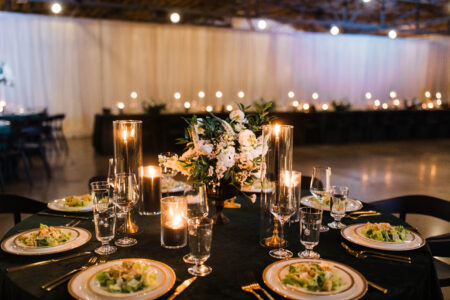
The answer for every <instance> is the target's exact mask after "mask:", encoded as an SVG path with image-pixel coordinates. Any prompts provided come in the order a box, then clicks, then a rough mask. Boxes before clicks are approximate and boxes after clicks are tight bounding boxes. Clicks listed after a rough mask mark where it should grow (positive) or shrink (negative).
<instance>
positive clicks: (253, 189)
mask: <svg viewBox="0 0 450 300" xmlns="http://www.w3.org/2000/svg"><path fill="white" fill-rule="evenodd" d="M261 191H263V192H265V193H270V192H272V187H271V186H270V183H266V184H265V186H264V187H263V184H262V183H261V181H259V180H255V182H254V183H253V184H252V185H243V186H242V187H241V192H244V193H261Z"/></svg>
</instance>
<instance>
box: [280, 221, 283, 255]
mask: <svg viewBox="0 0 450 300" xmlns="http://www.w3.org/2000/svg"><path fill="white" fill-rule="evenodd" d="M279 221H280V251H281V249H283V243H284V230H283V227H284V226H283V225H284V222H283V221H282V220H281V219H280V220H279Z"/></svg>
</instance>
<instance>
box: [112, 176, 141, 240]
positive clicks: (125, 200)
mask: <svg viewBox="0 0 450 300" xmlns="http://www.w3.org/2000/svg"><path fill="white" fill-rule="evenodd" d="M139 193H140V191H139V184H138V182H137V180H136V175H135V174H134V173H118V174H116V177H115V181H114V204H115V205H116V206H117V207H118V208H119V209H121V210H122V212H123V213H124V214H126V215H127V219H126V220H125V223H124V226H125V230H124V232H125V234H126V233H127V232H129V230H128V228H127V227H128V226H129V224H130V223H131V221H130V220H128V218H130V214H129V213H128V212H129V210H130V209H131V207H132V206H133V205H135V204H136V203H137V201H138V199H139ZM115 244H116V246H119V247H129V246H133V245H136V244H137V240H136V239H134V238H130V237H127V236H124V237H122V238H120V239H118V240H116V242H115Z"/></svg>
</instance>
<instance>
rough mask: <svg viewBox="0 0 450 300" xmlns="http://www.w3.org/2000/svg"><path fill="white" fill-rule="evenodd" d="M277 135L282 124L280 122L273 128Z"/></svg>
mask: <svg viewBox="0 0 450 300" xmlns="http://www.w3.org/2000/svg"><path fill="white" fill-rule="evenodd" d="M273 130H274V132H275V135H276V136H277V137H278V136H279V134H280V130H281V126H280V124H275V127H274V128H273Z"/></svg>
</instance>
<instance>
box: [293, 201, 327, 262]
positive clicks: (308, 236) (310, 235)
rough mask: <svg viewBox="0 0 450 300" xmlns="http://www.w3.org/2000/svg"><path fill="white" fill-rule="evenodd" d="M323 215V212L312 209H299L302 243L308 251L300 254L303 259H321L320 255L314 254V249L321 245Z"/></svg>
mask: <svg viewBox="0 0 450 300" xmlns="http://www.w3.org/2000/svg"><path fill="white" fill-rule="evenodd" d="M322 213H323V210H321V209H316V208H312V207H301V208H300V209H299V213H298V214H299V218H300V220H299V221H300V222H299V223H300V243H301V244H302V245H303V246H305V248H306V249H305V250H304V251H303V252H299V253H298V256H300V257H303V258H320V255H319V253H317V252H314V251H313V248H314V247H315V246H317V245H318V244H319V236H320V226H321V224H322Z"/></svg>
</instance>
